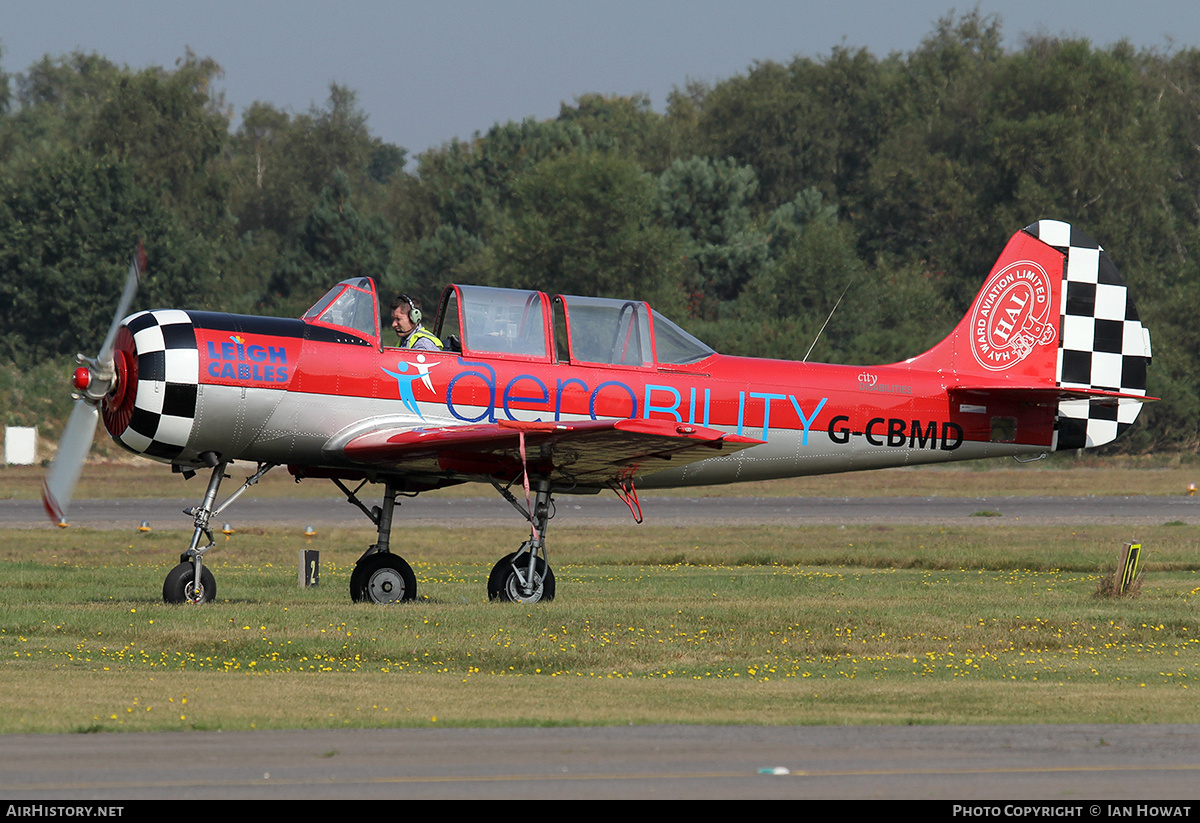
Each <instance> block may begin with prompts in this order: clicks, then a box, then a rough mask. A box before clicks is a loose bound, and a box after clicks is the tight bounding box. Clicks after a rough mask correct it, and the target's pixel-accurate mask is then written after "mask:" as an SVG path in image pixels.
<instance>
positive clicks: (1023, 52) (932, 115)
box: [0, 13, 1200, 451]
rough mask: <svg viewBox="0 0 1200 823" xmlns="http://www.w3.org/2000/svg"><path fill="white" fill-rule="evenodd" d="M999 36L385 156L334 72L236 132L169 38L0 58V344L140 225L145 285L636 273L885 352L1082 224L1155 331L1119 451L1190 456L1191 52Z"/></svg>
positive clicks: (779, 330) (709, 306) (250, 295)
mask: <svg viewBox="0 0 1200 823" xmlns="http://www.w3.org/2000/svg"><path fill="white" fill-rule="evenodd" d="M1002 40H1003V38H1002V29H1001V23H1000V21H999V20H998V19H996V18H991V17H983V16H981V15H980V14H979V13H971V14H967V15H963V16H958V17H948V18H946V19H943V20H942V21H940V22H939V23H938V24H937V25H936V26H935V27H934V29H933V30H932V31H931V32H930V33H929V34H928V35H927V36H926V38H925V39H924V40H923V41H922V43H921V45H920V46H919V47H918V48H917V49H915V50H914V51H912V52H909V53H906V54H901V53H894V54H890V55H888V56H886V57H878V56H876V55H873V54H871V53H870V52H869V51H867V50H865V49H855V48H847V47H837V48H834V49H833V50H832V51H831V52H830V54H829V55H828V56H826V57H822V58H820V59H817V58H810V57H802V56H798V57H795V58H794V59H793V60H792V61H791V62H789V63H777V62H771V61H764V62H760V63H755V64H754V65H752V66H751V67H749V68H748V69H747V70H746V71H745V72H744V73H742V74H739V75H736V76H734V77H731V78H728V79H726V80H723V81H721V82H718V83H715V84H711V85H708V84H699V83H688V84H686V85H683V86H681V87H677V88H676V89H675V90H674V91H673V92H672V93H671V95H670V96H669V99H668V101H667V103H666V106H665V111H663V112H657V111H655V110H654V109H653V108H652V106H651V104H650V101H649V100H648V99H647V98H645V97H644V96H638V95H634V96H604V95H596V94H586V95H583V96H581V97H579V98H577V99H576V100H574V101H573V102H572V103H571V104H563V105H562V107H561V110H560V112H559V114H558V116H557V117H555V118H553V119H550V120H545V121H537V120H533V119H529V120H524V121H520V122H515V121H514V122H507V123H497V124H495V125H493V126H491V127H490V128H488V129H487V130H486V131H481V132H480V133H477V134H476V135H475V136H474V138H473V139H471V140H469V141H460V140H450V141H448V142H447V143H445V144H444V145H442V146H440V147H438V148H435V149H431V150H429V151H426V152H424V153H422V154H420V155H419V156H417V157H414V158H410V157H409V156H408V152H407V151H406V150H405V149H404V148H402V147H400V146H396V145H393V144H390V143H387V142H385V141H383V140H381V139H380V138H379V137H377V136H375V135H373V134H372V133H371V130H370V128H369V127H368V125H367V113H366V112H364V111H363V110H362V108H361V107H360V106H359V104H358V101H357V99H356V96H355V93H354V91H353V90H352V89H349V88H346V87H344V86H340V85H336V84H335V85H332V86H331V87H330V89H329V96H328V99H327V100H326V101H325V102H324V103H323V104H322V105H316V106H313V107H312V108H310V109H309V110H308V111H306V112H302V113H294V112H289V111H285V110H282V109H280V108H278V107H276V106H273V105H271V104H270V103H267V102H256V103H254V104H253V105H251V106H250V107H248V108H247V109H246V110H245V111H243V112H242V113H241V117H240V121H238V123H237V126H236V128H234V127H233V125H232V124H233V122H234V118H233V115H232V112H231V111H230V110H229V107H228V106H227V105H226V104H225V101H224V99H223V97H222V96H221V94H220V92H219V91H218V82H219V80H220V76H221V70H220V67H219V66H218V65H217V64H216V63H215V62H213V61H212V60H210V59H207V58H202V57H198V56H197V55H194V54H191V53H187V54H185V55H184V56H183V57H181V58H180V59H179V60H178V61H177V62H176V64H175V65H174V67H172V68H161V67H154V68H145V69H132V68H129V67H125V66H118V65H116V64H114V63H112V62H111V61H109V60H107V59H106V58H104V57H103V56H100V55H96V54H83V53H73V54H69V55H64V56H58V57H52V56H46V57H44V58H43V59H41V60H40V61H38V62H37V63H35V64H34V65H32V66H30V67H29V68H28V69H26V70H24V71H21V72H16V73H7V72H4V71H2V70H0V271H3V272H4V275H3V277H2V278H0V360H3V361H6V362H7V363H8V364H10V366H11V367H12V368H15V369H21V368H27V367H29V366H30V365H32V364H35V363H37V362H40V361H43V360H45V359H47V358H53V357H59V356H62V355H67V354H71V353H74V352H76V351H83V352H92V351H93V350H94V349H96V348H98V346H99V343H100V338H101V337H102V336H103V334H104V332H105V331H106V330H107V327H108V324H109V321H110V320H111V317H110V313H111V311H112V307H113V306H114V305H115V303H116V296H117V294H118V293H119V290H120V282H121V279H122V277H123V275H124V269H125V266H126V265H127V261H128V257H129V254H130V252H131V250H132V248H133V245H134V242H135V240H136V238H138V237H142V238H144V239H145V242H146V247H147V253H148V255H149V257H150V259H151V261H152V264H151V265H152V268H153V276H152V277H151V278H149V279H148V280H147V282H146V284H145V286H144V289H143V293H142V294H141V295H139V304H140V305H143V306H150V305H154V306H186V307H194V308H203V309H212V310H220V311H233V312H244V313H262V314H280V315H292V316H295V315H298V314H299V313H300V312H302V311H303V310H304V309H305V308H307V306H308V305H310V304H311V303H312V302H313V301H314V300H315V299H316V298H317V297H319V296H320V295H321V294H322V293H323V292H324V290H325V289H326V288H327V287H328V286H329V285H331V284H332V283H334V282H336V281H337V280H341V279H344V278H347V277H355V276H363V275H366V276H371V277H374V278H375V279H376V281H377V282H378V283H379V285H380V289H381V292H382V293H383V294H385V295H386V294H388V293H389V292H394V291H406V292H409V293H410V294H414V295H416V296H417V297H419V298H420V299H421V300H422V301H423V302H424V303H425V304H426V305H427V306H431V305H433V304H434V303H435V301H436V300H437V297H438V295H439V294H440V292H441V289H442V288H443V287H444V286H445V285H446V284H447V283H450V282H462V283H476V284H481V285H492V286H511V287H531V288H539V289H542V290H545V291H548V292H564V293H571V294H589V295H591V294H594V295H604V296H636V297H639V298H643V299H647V300H649V301H651V303H652V305H654V306H655V307H656V308H658V309H659V310H661V311H663V312H664V313H665V314H667V315H668V316H670V317H672V318H673V319H675V320H677V321H678V322H680V323H681V324H682V325H684V326H685V327H687V328H688V329H689V330H690V331H692V332H693V333H695V334H696V335H697V336H699V337H700V338H701V339H703V340H705V341H706V342H708V343H709V344H710V345H712V346H713V347H714V348H716V349H718V350H719V351H724V352H729V353H735V354H749V355H755V356H766V357H784V358H789V359H799V358H801V357H804V355H805V353H806V352H807V350H808V349H809V347H810V346H812V344H813V341H814V340H816V341H817V343H816V346H815V347H814V348H813V350H812V354H811V358H812V359H815V360H821V361H825V362H853V363H862V364H874V363H884V362H893V361H896V360H899V359H902V358H904V357H907V356H911V355H913V354H916V353H918V352H920V351H923V350H924V349H926V348H928V347H929V346H931V345H932V344H933V343H935V342H937V340H939V339H940V338H941V337H942V336H944V335H945V334H947V333H948V332H949V330H950V329H951V328H952V327H953V325H954V323H955V322H956V321H957V320H958V319H959V317H961V315H962V314H963V312H965V310H966V309H967V307H968V305H969V303H970V301H971V299H972V297H973V296H974V294H975V292H976V291H977V289H978V288H979V286H980V284H981V283H982V280H983V277H984V275H985V274H986V273H987V271H988V270H989V268H990V266H991V264H992V263H993V262H994V261H995V258H996V256H997V255H998V253H999V251H1000V249H1001V248H1002V246H1003V244H1004V242H1005V240H1006V239H1007V238H1008V236H1009V235H1010V234H1011V233H1012V232H1013V231H1015V230H1016V229H1018V228H1021V227H1023V226H1025V225H1028V224H1030V223H1032V222H1034V221H1035V220H1037V219H1040V218H1054V219H1060V220H1066V221H1068V222H1071V223H1074V224H1075V225H1077V226H1079V227H1080V228H1082V229H1084V230H1085V231H1087V232H1088V233H1089V234H1091V235H1092V236H1094V237H1095V238H1097V239H1098V240H1099V241H1100V242H1101V243H1102V244H1103V245H1104V246H1105V248H1106V249H1107V250H1108V251H1109V253H1110V255H1111V256H1112V258H1113V259H1114V261H1115V262H1116V264H1117V266H1118V267H1119V268H1120V269H1121V271H1122V273H1123V274H1124V275H1125V277H1126V280H1127V281H1128V283H1129V285H1130V288H1131V291H1132V294H1133V295H1134V298H1135V300H1136V301H1137V305H1138V308H1139V311H1140V314H1141V316H1142V320H1143V322H1144V323H1145V324H1146V325H1147V326H1148V327H1149V328H1150V329H1151V331H1152V333H1153V336H1154V345H1155V360H1154V363H1153V365H1152V367H1151V371H1150V387H1149V391H1150V393H1151V394H1153V395H1156V396H1159V397H1161V398H1163V400H1162V402H1159V403H1154V404H1151V405H1150V406H1149V407H1148V408H1147V411H1146V412H1145V413H1144V414H1143V418H1142V419H1143V420H1144V421H1145V422H1144V423H1143V424H1142V425H1140V426H1138V427H1135V429H1134V430H1133V431H1131V432H1130V436H1127V437H1126V438H1123V439H1122V440H1120V441H1118V443H1117V444H1116V447H1117V448H1122V449H1125V450H1133V451H1145V450H1151V449H1156V448H1170V449H1182V450H1191V451H1194V450H1196V449H1197V448H1198V447H1200V370H1198V366H1200V340H1198V336H1200V324H1197V322H1196V317H1197V309H1198V308H1200V277H1198V276H1197V275H1198V272H1197V263H1196V260H1195V258H1196V255H1195V251H1196V249H1197V248H1200V51H1198V50H1196V49H1194V48H1181V49H1172V50H1169V51H1159V50H1145V49H1143V50H1138V49H1135V48H1134V47H1133V46H1131V45H1130V44H1128V43H1125V42H1122V43H1117V44H1115V45H1111V46H1107V47H1104V48H1100V47H1097V46H1095V45H1093V44H1091V43H1089V42H1088V41H1085V40H1072V39H1060V38H1054V37H1044V36H1039V37H1033V38H1029V39H1026V40H1025V41H1024V42H1023V43H1022V45H1021V46H1020V47H1019V48H1016V49H1006V48H1004V47H1003V46H1002ZM0 61H2V55H0ZM835 306H836V307H837V309H836V311H833V310H834V308H835ZM831 311H833V316H832V319H829V316H830V313H831ZM827 319H829V322H828V325H827V326H825V327H824V330H823V331H822V327H823V325H824V324H825V323H826V320H827Z"/></svg>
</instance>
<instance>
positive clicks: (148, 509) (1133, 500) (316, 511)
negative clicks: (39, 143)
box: [0, 494, 1200, 530]
mask: <svg viewBox="0 0 1200 823" xmlns="http://www.w3.org/2000/svg"><path fill="white" fill-rule="evenodd" d="M198 502H199V500H198V499H196V500H173V499H163V500H77V501H75V502H74V503H73V504H72V506H71V510H70V513H69V516H68V521H69V522H70V523H71V524H72V525H74V526H79V527H84V528H92V529H123V528H137V526H138V524H140V523H141V522H142V521H143V520H147V521H149V522H150V524H151V526H152V527H153V528H155V529H160V528H162V529H173V528H178V529H189V530H190V529H191V522H192V521H191V518H189V517H187V516H186V515H184V514H183V513H182V511H183V509H185V508H187V507H189V506H194V505H196V504H197V503H198ZM365 502H366V504H367V505H368V506H372V505H376V504H377V503H378V501H377V500H373V499H367V500H366V501H365ZM555 506H556V516H557V519H556V520H555V521H554V526H553V527H554V528H559V527H562V526H567V527H569V526H571V525H595V524H600V523H608V524H621V523H632V522H633V521H632V517H631V515H630V511H629V509H628V508H626V506H625V504H624V503H622V502H621V501H620V500H618V499H617V498H616V497H615V496H614V495H611V494H603V495H594V496H593V495H587V496H585V495H562V496H559V497H557V498H556V499H555ZM641 508H642V514H643V516H644V518H645V522H646V523H648V524H652V525H664V526H678V525H702V524H705V523H713V524H720V523H738V524H789V523H790V524H802V525H813V524H822V523H835V524H841V523H852V522H878V523H948V522H961V523H972V524H974V525H984V524H986V523H988V522H993V523H1007V524H1012V523H1014V522H1016V521H1020V522H1025V523H1031V522H1032V523H1063V524H1068V525H1070V524H1076V525H1084V524H1102V523H1129V524H1131V525H1155V524H1162V523H1168V522H1175V521H1179V522H1183V523H1187V524H1197V523H1200V497H1197V498H1192V497H1183V496H1180V497H1149V496H1136V495H1131V496H1127V497H705V498H701V497H648V498H643V499H642V501H641ZM981 513H987V514H989V515H992V516H988V517H982V516H980V515H981ZM224 522H230V523H231V524H232V525H234V526H235V527H237V526H239V525H244V526H276V525H289V526H300V527H303V526H305V525H312V526H314V527H316V526H330V525H339V526H350V527H367V526H369V525H370V523H369V521H368V520H367V519H366V517H365V516H364V515H363V514H362V512H360V511H359V510H358V509H356V508H355V507H353V506H351V505H350V504H348V503H347V502H346V501H345V500H343V499H341V498H264V499H255V498H251V497H250V496H249V495H247V496H245V497H242V498H240V499H238V500H236V501H235V502H234V503H233V504H232V505H231V506H230V507H229V508H228V509H226V510H225V511H224V512H221V513H220V514H218V515H216V516H214V518H213V523H214V524H216V525H218V526H219V525H221V524H222V523H224ZM396 522H397V523H401V522H403V523H406V524H413V525H443V526H452V525H463V526H491V525H499V526H505V525H509V526H511V525H520V524H521V522H522V521H521V518H520V515H519V514H517V512H516V511H515V510H514V509H513V508H512V507H511V506H510V505H509V504H508V503H506V502H505V501H504V500H503V499H501V498H500V497H499V496H498V495H493V496H492V497H488V498H449V497H425V496H422V497H416V498H401V505H400V506H399V507H398V508H397V510H396ZM0 527H7V528H51V524H50V522H49V520H48V518H47V516H46V513H45V511H44V510H43V508H42V504H41V503H40V502H39V501H35V500H0Z"/></svg>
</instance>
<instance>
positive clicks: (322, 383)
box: [106, 311, 1054, 487]
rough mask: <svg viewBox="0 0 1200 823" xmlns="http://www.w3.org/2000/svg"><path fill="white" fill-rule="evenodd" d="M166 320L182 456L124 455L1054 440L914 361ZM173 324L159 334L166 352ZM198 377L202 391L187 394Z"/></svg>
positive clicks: (663, 474)
mask: <svg viewBox="0 0 1200 823" xmlns="http://www.w3.org/2000/svg"><path fill="white" fill-rule="evenodd" d="M150 314H151V315H154V314H158V313H154V312H152V313H150ZM163 314H169V315H170V317H169V319H171V320H173V321H175V323H174V324H173V325H172V326H171V328H172V329H173V332H172V334H171V335H170V336H171V337H173V338H174V339H175V340H183V341H185V343H184V344H183V345H182V346H181V348H178V349H171V348H168V349H167V353H166V354H165V355H163V357H162V359H163V362H164V366H163V369H164V372H163V374H161V375H158V374H155V375H153V377H155V378H160V377H161V378H162V379H161V380H158V379H155V380H147V379H145V378H147V377H148V376H149V375H147V373H146V371H147V370H146V369H145V368H143V369H142V374H141V375H140V377H139V380H138V383H137V390H138V391H139V392H145V391H154V392H163V393H169V391H170V388H169V387H170V386H175V387H176V393H177V394H180V395H182V396H184V398H185V400H184V402H183V403H182V404H180V403H175V404H174V405H167V406H164V405H163V404H161V403H160V404H158V406H159V408H160V410H161V414H162V415H163V416H167V415H169V417H170V421H171V422H172V423H173V425H174V430H175V431H176V432H177V434H176V435H175V438H176V440H177V441H182V442H181V444H180V447H179V448H178V450H177V452H175V453H172V450H171V449H167V450H165V451H164V450H162V449H149V450H148V449H141V448H139V446H141V445H142V444H143V443H144V442H147V438H148V439H149V440H150V441H153V440H155V438H154V432H153V431H151V430H150V428H151V427H152V426H153V425H154V424H155V422H157V425H160V426H161V425H163V421H162V420H161V419H160V420H159V421H142V422H141V423H140V424H139V423H138V421H133V423H127V424H126V426H127V428H128V427H131V426H132V427H136V426H138V425H141V427H142V431H141V432H140V433H138V432H132V433H131V432H130V431H128V430H115V431H114V428H115V427H119V426H120V421H117V424H116V426H113V425H110V426H109V430H110V432H111V433H112V434H113V436H114V437H116V438H117V440H118V442H121V443H122V444H123V445H125V446H126V447H127V448H131V449H132V450H134V451H142V452H143V453H146V454H147V455H148V456H150V457H154V458H156V459H159V460H163V461H165V462H173V463H176V464H179V465H185V466H186V465H195V464H198V463H199V462H201V458H200V455H201V454H202V453H203V452H206V451H213V452H216V453H218V454H220V455H222V456H223V457H225V458H226V459H232V460H246V461H253V462H269V463H278V464H289V465H292V466H299V467H306V468H312V469H315V468H322V469H329V470H350V469H354V468H355V467H356V465H355V463H354V462H353V461H351V460H349V459H348V458H347V457H346V456H345V455H344V453H343V452H342V446H344V445H345V443H347V442H349V440H351V439H353V438H354V437H356V436H359V435H362V434H366V433H369V432H371V431H374V430H377V429H380V428H384V427H387V428H394V427H397V426H399V427H411V428H414V429H416V428H430V427H448V426H458V425H469V424H473V423H480V422H494V421H497V420H525V421H571V420H586V419H604V418H648V419H660V420H674V421H677V422H683V423H689V424H695V425H699V426H704V427H706V428H713V429H718V430H722V431H726V432H730V433H735V434H742V435H745V436H748V437H753V438H756V439H759V440H762V441H764V442H763V444H762V445H760V446H756V447H753V448H750V449H746V450H744V451H741V452H738V453H736V454H733V455H729V456H722V457H715V458H711V459H708V460H703V461H700V462H697V463H693V464H690V465H688V466H683V467H679V468H674V469H668V470H665V471H659V472H656V473H654V474H652V475H649V476H647V477H644V478H641V479H640V480H639V483H640V485H642V486H645V487H651V486H660V487H661V486H686V485H703V484H717V483H729V482H737V481H748V480H761V479H767V478H777V477H789V476H798V475H807V474H824V473H831V472H839V471H853V470H859V469H871V468H883V467H890V466H903V465H909V464H918V463H931V462H941V461H949V460H960V459H972V458H979V457H989V456H1002V455H1015V454H1025V453H1036V452H1040V451H1044V450H1046V449H1047V448H1048V447H1049V445H1050V441H1051V435H1052V430H1053V423H1054V411H1053V408H1050V407H1045V406H1036V405H1029V404H1016V403H1014V404H1011V405H1010V407H1009V408H998V407H997V406H996V404H994V403H991V404H989V405H988V406H987V407H986V408H984V407H977V406H973V405H972V404H969V403H962V402H956V401H955V400H953V399H952V398H951V395H950V393H949V392H948V391H947V389H948V387H950V386H951V385H953V381H954V376H953V375H952V374H949V373H944V372H941V371H929V370H921V369H915V368H913V367H912V366H910V365H908V364H904V363H900V364H893V365H888V366H871V367H857V366H838V365H825V364H806V363H799V362H791V361H783V360H768V359H757V358H749V357H733V356H729V355H721V354H711V355H709V356H707V357H705V358H703V359H701V360H699V361H697V362H694V363H687V364H667V365H663V364H658V363H655V362H650V363H648V364H644V365H637V366H628V365H619V364H612V363H607V364H588V363H577V362H569V361H568V362H538V361H537V360H536V359H531V358H529V357H521V356H516V355H512V354H497V353H486V352H468V353H459V352H448V351H444V352H429V351H417V350H412V349H398V348H392V347H387V346H379V345H377V344H375V343H373V342H372V341H370V340H365V339H363V338H361V337H358V336H356V335H353V334H350V333H346V332H341V331H338V330H335V329H329V328H324V327H321V326H314V325H313V324H311V323H306V322H303V321H300V320H285V319H276V318H263V317H252V316H242V315H229V314H215V313H207V312H178V311H172V312H169V313H163ZM135 318H136V316H135ZM184 318H186V320H185V319H184ZM131 321H132V326H134V327H136V326H137V325H138V322H137V321H136V319H134V318H131ZM164 325H166V324H158V323H156V324H153V327H152V328H153V329H155V331H153V333H152V334H153V335H154V337H155V341H156V342H155V345H157V340H158V336H159V332H158V331H157V329H159V328H161V327H162V326H164ZM188 327H190V330H191V335H190V336H191V337H192V338H193V339H194V350H192V351H194V354H185V353H181V352H187V351H188V347H187V343H186V341H187V339H188V337H189V334H188ZM146 334H147V332H145V331H140V330H139V331H136V332H134V333H133V334H132V336H131V337H130V338H127V339H125V345H126V349H127V350H129V352H130V359H134V357H135V355H134V352H133V349H135V348H136V349H137V351H138V352H139V355H140V356H136V360H137V361H138V362H146V358H145V356H144V355H142V354H141V349H140V348H138V347H137V346H136V345H135V344H137V342H138V341H139V339H140V338H141V337H142V336H144V335H146ZM154 357H157V355H154ZM189 358H194V364H193V362H191V361H190V360H189ZM154 362H155V363H157V360H155V361H154ZM172 369H175V370H176V373H172V372H171V370H172ZM193 380H194V389H190V388H186V389H184V390H182V391H181V390H179V389H178V386H183V385H186V384H187V383H188V382H189V381H193ZM193 397H194V407H193V408H191V409H189V408H187V407H186V405H187V404H186V401H187V400H188V399H191V398H193ZM141 405H147V404H141ZM149 405H151V406H153V403H152V404H149ZM109 419H110V418H109V416H108V415H106V424H107V423H109ZM184 428H186V429H187V431H186V437H185V438H184V437H183V436H182V433H183V430H184ZM156 452H157V453H156Z"/></svg>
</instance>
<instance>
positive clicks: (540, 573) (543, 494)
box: [487, 478, 554, 603]
mask: <svg viewBox="0 0 1200 823" xmlns="http://www.w3.org/2000/svg"><path fill="white" fill-rule="evenodd" d="M492 485H493V486H495V488H496V491H498V492H500V494H501V495H503V496H504V498H505V499H506V500H507V501H508V502H509V503H510V504H512V506H513V508H515V509H516V510H517V511H519V512H521V514H523V515H524V516H525V518H526V519H527V520H528V521H529V532H530V533H529V539H528V540H526V541H525V542H524V543H522V544H521V548H519V549H517V551H515V552H513V553H512V554H510V555H506V556H504V557H502V558H500V562H498V563H497V564H496V565H495V567H493V568H492V573H491V574H490V575H488V587H487V588H488V599H489V600H498V601H503V602H509V603H537V602H539V601H542V600H553V599H554V572H553V571H551V569H550V564H549V563H548V562H547V560H546V526H547V524H548V523H549V522H550V511H551V508H552V506H553V500H552V499H551V497H550V481H549V480H547V479H545V478H542V479H539V480H538V481H537V483H536V489H537V495H536V496H535V497H534V501H533V511H532V512H529V511H526V510H525V507H524V506H522V505H521V504H520V502H519V501H518V500H517V499H516V498H515V497H513V495H512V494H511V493H510V492H509V491H508V490H507V489H505V488H503V487H501V486H500V485H499V484H498V483H496V482H495V481H492Z"/></svg>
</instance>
